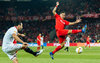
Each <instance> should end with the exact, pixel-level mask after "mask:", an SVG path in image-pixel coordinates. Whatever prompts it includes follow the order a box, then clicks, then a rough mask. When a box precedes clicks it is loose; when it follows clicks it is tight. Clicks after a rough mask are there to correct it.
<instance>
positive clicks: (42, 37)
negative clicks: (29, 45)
mask: <svg viewBox="0 0 100 63" xmlns="http://www.w3.org/2000/svg"><path fill="white" fill-rule="evenodd" d="M43 39H44V36H43V35H42V36H41V46H42V49H43V48H44V46H43Z"/></svg>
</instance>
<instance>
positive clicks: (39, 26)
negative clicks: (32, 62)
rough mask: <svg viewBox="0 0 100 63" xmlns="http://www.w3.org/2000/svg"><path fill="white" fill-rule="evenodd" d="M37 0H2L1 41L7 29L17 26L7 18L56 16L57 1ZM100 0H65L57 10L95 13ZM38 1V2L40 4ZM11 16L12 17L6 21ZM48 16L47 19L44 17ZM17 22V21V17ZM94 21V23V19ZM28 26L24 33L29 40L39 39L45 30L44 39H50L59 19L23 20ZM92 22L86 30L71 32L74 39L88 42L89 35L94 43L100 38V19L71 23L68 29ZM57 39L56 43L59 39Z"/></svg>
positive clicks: (77, 13)
mask: <svg viewBox="0 0 100 63" xmlns="http://www.w3.org/2000/svg"><path fill="white" fill-rule="evenodd" d="M48 1H49V0H47V1H42V0H37V1H36V2H34V1H32V2H0V43H1V42H2V38H3V36H4V34H5V32H6V30H7V29H8V28H9V27H11V26H14V24H13V23H14V21H11V20H9V19H8V18H7V17H18V16H26V17H27V16H43V17H45V16H47V15H52V9H53V8H54V6H55V5H56V1H57V0H50V1H49V2H48ZM99 2H100V0H77V1H76V0H75V1H74V0H61V1H60V6H59V7H58V9H57V12H58V13H59V12H60V11H62V10H64V11H66V14H67V15H75V16H76V15H82V14H91V13H94V14H95V13H100V4H99ZM37 4H38V5H37ZM6 19H8V20H6ZM43 19H44V18H43ZM16 21H17V20H16ZM91 21H92V22H91ZM23 24H24V29H23V31H22V33H24V34H25V35H26V37H25V38H22V39H24V40H25V41H27V42H36V37H37V36H38V34H39V33H42V34H43V35H44V36H45V37H44V41H45V42H48V41H50V38H49V33H50V32H51V31H52V30H54V29H55V21H54V19H53V20H43V21H29V20H25V21H23ZM85 24H88V29H87V32H86V33H78V34H71V42H85V41H86V37H87V35H89V36H90V37H91V42H99V41H100V32H99V31H100V19H96V20H95V19H94V20H92V19H88V20H85V22H82V23H81V24H76V25H73V26H67V27H66V28H68V29H81V28H82V26H84V25H85ZM57 41H58V40H57V38H55V40H54V42H57Z"/></svg>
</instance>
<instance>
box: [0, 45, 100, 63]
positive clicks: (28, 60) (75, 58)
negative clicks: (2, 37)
mask: <svg viewBox="0 0 100 63" xmlns="http://www.w3.org/2000/svg"><path fill="white" fill-rule="evenodd" d="M30 48H31V49H33V50H34V51H35V50H36V47H30ZM54 49H55V47H44V52H43V53H42V54H41V55H40V56H38V57H34V56H33V55H31V54H28V53H26V52H24V51H23V50H20V51H18V53H17V58H18V61H19V63H100V47H91V48H88V47H87V48H86V49H84V47H83V52H82V53H81V54H77V53H76V52H75V49H76V47H70V52H66V51H65V50H64V48H63V49H62V50H60V51H58V52H57V53H56V54H55V55H54V60H52V59H51V58H50V56H49V52H50V51H52V50H54ZM0 63H12V61H11V60H10V59H9V58H8V56H7V55H6V54H5V53H4V52H3V51H2V50H1V47H0Z"/></svg>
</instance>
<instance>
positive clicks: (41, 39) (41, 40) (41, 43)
mask: <svg viewBox="0 0 100 63" xmlns="http://www.w3.org/2000/svg"><path fill="white" fill-rule="evenodd" d="M41 45H43V37H41Z"/></svg>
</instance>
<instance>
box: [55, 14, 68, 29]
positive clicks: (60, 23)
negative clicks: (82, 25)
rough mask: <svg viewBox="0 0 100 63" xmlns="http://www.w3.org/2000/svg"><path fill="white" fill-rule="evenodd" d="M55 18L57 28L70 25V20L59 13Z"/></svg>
mask: <svg viewBox="0 0 100 63" xmlns="http://www.w3.org/2000/svg"><path fill="white" fill-rule="evenodd" d="M55 19H56V25H55V29H56V30H61V29H64V27H65V25H69V22H68V21H66V20H63V19H62V18H61V17H60V16H59V15H58V14H57V13H56V14H55Z"/></svg>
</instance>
